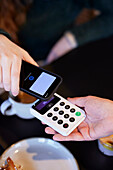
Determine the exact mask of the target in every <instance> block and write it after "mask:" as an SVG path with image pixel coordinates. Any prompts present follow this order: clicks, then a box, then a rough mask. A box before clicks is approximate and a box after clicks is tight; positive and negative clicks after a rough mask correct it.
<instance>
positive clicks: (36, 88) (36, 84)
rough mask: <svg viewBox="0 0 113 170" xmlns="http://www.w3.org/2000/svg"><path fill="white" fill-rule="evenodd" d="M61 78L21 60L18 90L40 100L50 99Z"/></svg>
mask: <svg viewBox="0 0 113 170" xmlns="http://www.w3.org/2000/svg"><path fill="white" fill-rule="evenodd" d="M61 82H62V77H61V76H59V75H57V74H54V73H52V72H49V71H47V70H45V69H43V68H41V67H38V66H34V65H32V64H30V63H28V62H25V61H23V60H22V66H21V72H20V90H21V91H23V92H26V93H28V94H30V95H32V96H34V97H36V98H39V99H41V100H48V99H49V98H51V97H52V95H53V94H54V92H55V91H56V90H57V88H58V86H59V85H60V83H61Z"/></svg>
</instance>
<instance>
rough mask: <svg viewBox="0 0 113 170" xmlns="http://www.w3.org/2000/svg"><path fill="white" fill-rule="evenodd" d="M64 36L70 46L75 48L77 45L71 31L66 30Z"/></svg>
mask: <svg viewBox="0 0 113 170" xmlns="http://www.w3.org/2000/svg"><path fill="white" fill-rule="evenodd" d="M64 37H65V39H66V41H67V43H68V44H69V45H70V47H71V48H76V47H77V46H78V43H77V40H76V38H75V36H74V35H73V34H72V33H71V32H69V31H68V32H66V33H65V34H64Z"/></svg>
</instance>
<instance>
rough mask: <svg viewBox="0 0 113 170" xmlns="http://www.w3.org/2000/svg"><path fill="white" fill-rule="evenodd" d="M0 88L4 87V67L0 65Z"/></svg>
mask: <svg viewBox="0 0 113 170" xmlns="http://www.w3.org/2000/svg"><path fill="white" fill-rule="evenodd" d="M0 88H3V80H2V67H1V66H0Z"/></svg>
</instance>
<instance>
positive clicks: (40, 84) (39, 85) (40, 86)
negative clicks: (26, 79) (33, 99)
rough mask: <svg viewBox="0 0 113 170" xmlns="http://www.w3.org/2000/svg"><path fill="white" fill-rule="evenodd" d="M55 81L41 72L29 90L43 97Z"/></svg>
mask: <svg viewBox="0 0 113 170" xmlns="http://www.w3.org/2000/svg"><path fill="white" fill-rule="evenodd" d="M55 79H56V77H54V76H52V75H49V74H47V73H44V72H42V73H41V74H40V76H39V77H38V78H37V79H36V81H35V82H34V83H33V84H32V86H31V87H30V88H29V89H30V90H32V91H34V92H36V93H38V94H40V95H44V94H45V92H46V91H47V90H48V89H49V87H50V86H51V85H52V83H53V82H54V81H55Z"/></svg>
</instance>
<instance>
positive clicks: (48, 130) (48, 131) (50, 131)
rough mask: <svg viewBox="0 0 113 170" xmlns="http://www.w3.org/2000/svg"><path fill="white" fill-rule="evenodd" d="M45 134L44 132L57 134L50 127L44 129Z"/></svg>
mask: <svg viewBox="0 0 113 170" xmlns="http://www.w3.org/2000/svg"><path fill="white" fill-rule="evenodd" d="M45 132H46V133H47V134H56V133H57V132H56V131H55V130H54V129H52V128H50V127H46V128H45Z"/></svg>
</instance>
